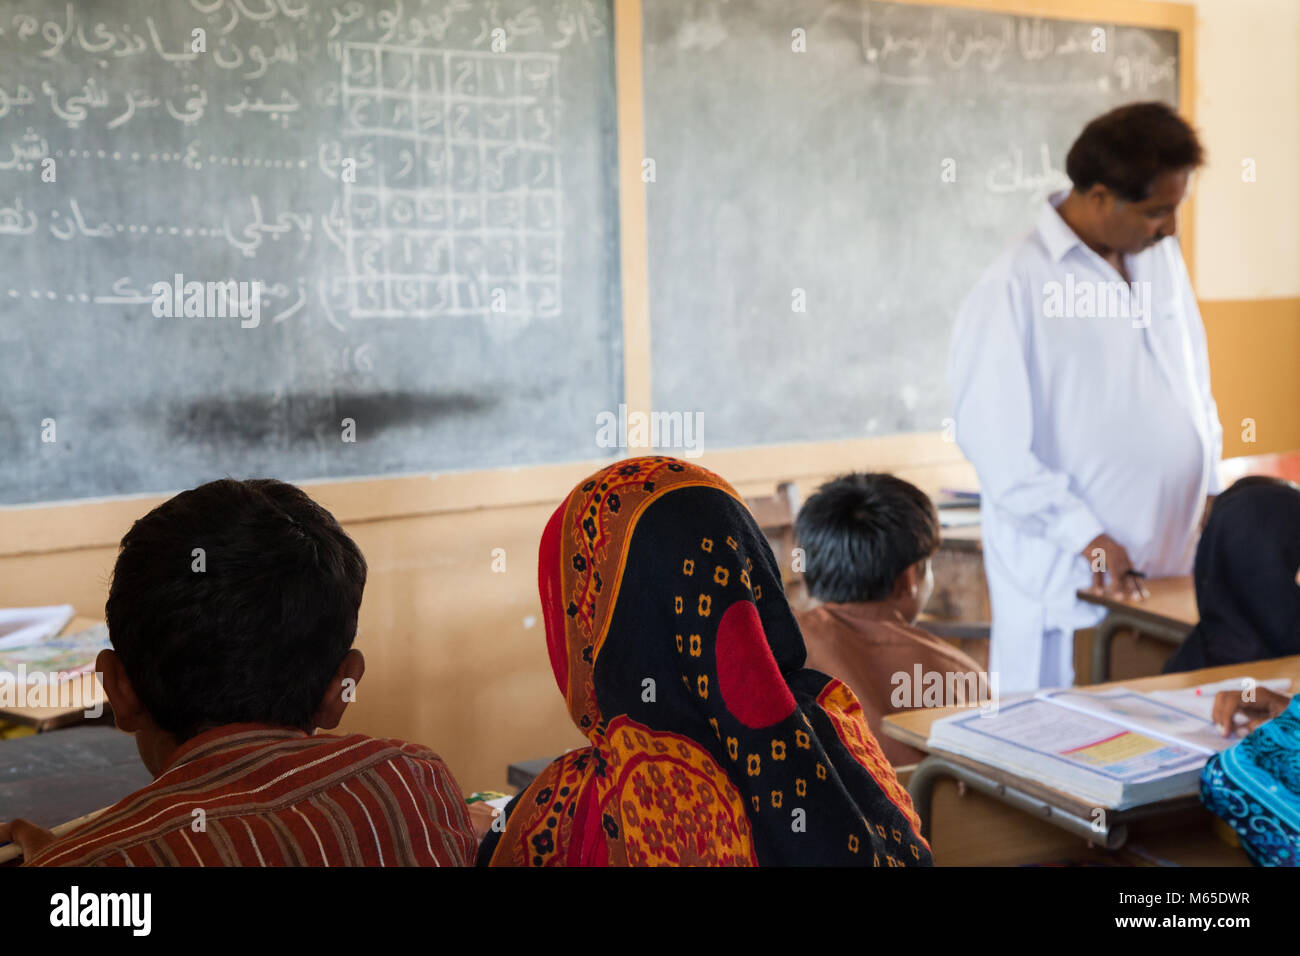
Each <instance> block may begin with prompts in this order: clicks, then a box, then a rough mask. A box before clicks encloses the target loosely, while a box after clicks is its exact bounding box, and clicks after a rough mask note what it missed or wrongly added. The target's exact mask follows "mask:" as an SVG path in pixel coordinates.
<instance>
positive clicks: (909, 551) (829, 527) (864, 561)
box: [795, 474, 939, 603]
mask: <svg viewBox="0 0 1300 956" xmlns="http://www.w3.org/2000/svg"><path fill="white" fill-rule="evenodd" d="M795 536H796V537H797V538H798V540H799V546H800V547H801V548H803V550H804V581H805V583H806V584H807V586H808V593H809V594H811V595H812V596H813V597H814V598H817V599H818V600H820V601H834V602H837V603H847V602H857V601H881V600H884V599H885V598H888V597H889V596H890V594H891V593H893V589H894V581H895V580H897V578H898V576H899V575H900V574H902V573H903V572H904V571H906V570H907V568H909V567H910V566H911V565H913V564H916V563H917V562H919V561H923V560H925V559H926V558H928V557H930V556H931V555H932V554H934V552H935V551H936V550H937V549H938V547H939V516H938V513H937V512H936V511H935V508H934V502H932V501H931V500H930V499H929V497H928V496H927V495H926V494H925V492H923V491H921V489H919V488H917V487H916V486H915V485H912V484H909V483H908V482H906V481H903V480H902V479H901V478H895V477H894V476H893V475H883V474H852V475H844V476H842V477H839V478H836V479H835V480H833V481H828V482H827V483H826V484H824V485H822V486H821V487H820V488H818V489H817V493H816V494H814V495H813V496H812V497H811V498H809V499H808V500H807V502H805V503H804V506H803V508H802V509H801V510H800V511H799V517H798V518H797V519H796V521H795Z"/></svg>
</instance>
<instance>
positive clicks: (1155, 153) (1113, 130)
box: [1065, 101, 1205, 202]
mask: <svg viewBox="0 0 1300 956" xmlns="http://www.w3.org/2000/svg"><path fill="white" fill-rule="evenodd" d="M1204 162H1205V151H1204V150H1203V149H1202V148H1201V142H1200V140H1199V139H1198V138H1197V136H1196V131H1195V130H1193V129H1192V128H1191V126H1189V125H1188V124H1187V122H1186V120H1184V119H1183V118H1182V117H1181V116H1179V115H1178V114H1177V113H1176V112H1174V110H1173V109H1172V108H1171V107H1170V106H1168V105H1166V104H1165V103H1161V102H1158V101H1156V102H1149V103H1129V104H1128V105H1126V106H1120V107H1118V108H1116V109H1113V110H1111V111H1110V112H1109V113H1105V114H1103V115H1101V116H1098V117H1097V118H1096V119H1094V120H1093V121H1092V122H1090V123H1089V124H1088V125H1087V126H1085V127H1084V128H1083V132H1082V133H1080V134H1079V138H1078V139H1076V140H1075V141H1074V145H1073V146H1071V147H1070V152H1069V153H1068V154H1067V155H1066V157H1065V172H1066V174H1067V175H1069V177H1070V182H1072V183H1073V184H1074V188H1075V191H1076V192H1081V193H1083V192H1087V191H1088V190H1089V189H1091V188H1092V187H1093V185H1095V184H1096V183H1101V184H1102V185H1103V186H1105V187H1106V188H1107V189H1109V190H1110V191H1111V192H1113V193H1115V194H1116V195H1117V196H1119V197H1120V198H1121V199H1124V200H1127V201H1128V202H1141V201H1142V200H1144V199H1146V198H1147V197H1148V196H1149V195H1151V189H1152V187H1153V186H1154V185H1155V181H1156V177H1158V176H1159V175H1160V174H1161V173H1165V172H1169V171H1171V170H1179V169H1189V168H1191V169H1195V168H1196V167H1198V166H1200V165H1202V164H1203V163H1204Z"/></svg>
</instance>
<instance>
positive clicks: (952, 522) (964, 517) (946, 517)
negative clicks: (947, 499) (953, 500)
mask: <svg viewBox="0 0 1300 956" xmlns="http://www.w3.org/2000/svg"><path fill="white" fill-rule="evenodd" d="M979 523H980V511H979V509H978V508H944V509H942V510H940V511H939V527H941V528H969V527H970V526H971V525H977V524H979Z"/></svg>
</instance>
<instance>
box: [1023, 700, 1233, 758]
mask: <svg viewBox="0 0 1300 956" xmlns="http://www.w3.org/2000/svg"><path fill="white" fill-rule="evenodd" d="M1038 696H1039V699H1040V700H1046V701H1050V702H1051V703H1053V704H1057V705H1059V706H1061V707H1068V708H1069V709H1071V710H1074V711H1079V712H1082V713H1086V714H1093V715H1095V716H1097V717H1101V718H1103V719H1105V720H1111V721H1114V722H1115V723H1117V724H1120V725H1122V726H1123V727H1125V728H1127V729H1129V730H1135V731H1138V732H1140V733H1143V734H1149V735H1151V736H1153V737H1158V738H1160V739H1162V740H1165V741H1168V742H1170V743H1175V744H1181V745H1183V746H1185V747H1190V748H1192V749H1193V750H1197V751H1200V752H1201V753H1203V754H1205V755H1206V756H1209V755H1210V754H1214V753H1218V752H1219V751H1220V750H1226V749H1227V748H1228V747H1231V746H1232V744H1233V743H1234V742H1235V741H1233V740H1232V738H1230V737H1225V736H1223V734H1221V733H1219V731H1218V730H1217V729H1216V728H1215V726H1214V724H1213V723H1211V722H1210V720H1209V719H1208V718H1203V717H1201V716H1200V715H1199V714H1196V713H1190V712H1188V711H1186V710H1182V709H1180V708H1178V707H1175V706H1173V705H1171V704H1168V703H1166V702H1164V701H1161V700H1154V699H1152V698H1151V697H1148V696H1147V695H1146V694H1141V693H1138V692H1137V691H1131V690H1125V689H1123V688H1117V689H1115V690H1110V691H1105V692H1103V693H1087V692H1080V691H1074V690H1053V691H1045V692H1043V693H1040V694H1039V695H1038Z"/></svg>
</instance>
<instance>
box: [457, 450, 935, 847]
mask: <svg viewBox="0 0 1300 956" xmlns="http://www.w3.org/2000/svg"><path fill="white" fill-rule="evenodd" d="M538 582H539V587H540V590H541V598H542V610H543V615H544V619H545V624H546V641H547V647H548V649H549V652H550V659H551V668H552V670H553V671H554V672H555V677H556V681H557V682H558V683H559V686H560V690H561V692H562V693H563V694H564V697H565V700H566V701H567V702H568V706H569V713H570V714H571V715H572V716H573V719H574V722H575V723H577V725H578V727H579V728H580V729H581V730H582V732H583V733H584V734H586V735H587V737H588V739H589V740H590V742H591V744H590V746H588V747H585V748H582V749H580V750H575V751H571V752H570V753H567V754H565V755H564V756H563V757H560V758H559V759H557V760H555V761H554V762H552V763H551V764H550V765H549V766H548V767H547V768H546V769H545V770H544V771H543V772H542V773H541V774H540V775H539V776H538V777H537V779H535V780H534V781H533V782H532V784H531V785H530V786H529V787H528V788H527V789H526V790H525V791H524V792H523V793H521V794H520V795H519V796H518V797H516V798H515V799H514V800H513V801H512V802H511V804H510V805H509V806H508V807H507V810H506V817H505V821H504V826H499V827H498V828H495V829H494V830H493V831H492V832H490V833H489V835H488V838H487V839H486V840H485V841H484V843H483V845H482V847H481V849H480V852H479V863H480V864H490V865H493V866H556V865H566V864H567V865H611V866H613V865H629V864H630V865H676V866H686V865H721V866H727V865H731V866H750V865H774V864H775V865H782V864H785V865H799V864H821V865H851V864H862V865H873V864H874V865H878V866H885V865H917V864H929V863H930V862H931V858H930V849H929V846H928V845H927V844H926V842H925V840H924V839H922V838H921V836H920V829H921V827H920V821H919V820H918V819H917V816H916V813H915V812H914V810H913V809H912V803H911V800H910V799H909V798H908V796H907V793H906V791H905V790H903V789H902V787H901V786H900V785H899V783H898V779H897V777H896V776H895V775H894V771H893V769H892V768H891V767H890V765H889V763H888V761H887V760H886V759H885V757H884V756H883V755H882V753H881V751H880V747H879V745H878V744H877V743H876V740H875V738H874V737H873V736H872V734H871V731H870V730H869V729H868V727H867V725H866V723H865V721H864V720H863V717H862V710H861V706H860V705H859V704H858V701H857V699H856V698H855V697H854V696H853V693H852V692H851V691H850V690H849V689H848V687H846V686H845V685H844V684H842V683H841V682H840V681H838V680H834V679H832V678H830V677H827V676H826V675H825V674H820V673H818V672H817V671H813V670H808V669H807V668H805V667H804V666H803V664H804V658H805V653H804V643H803V638H802V636H801V635H800V633H799V628H798V625H797V624H796V623H795V619H794V615H793V614H792V613H791V611H790V607H789V605H788V604H787V603H786V600H785V594H784V592H783V591H782V588H781V578H780V573H779V569H778V567H777V564H776V560H775V559H774V557H773V556H772V551H771V549H770V548H769V547H768V544H767V542H766V540H764V538H763V535H762V533H761V532H760V530H759V528H758V525H757V524H756V523H755V521H754V518H753V516H752V515H751V514H750V513H749V511H748V509H747V508H746V507H745V505H744V503H743V502H742V501H741V499H740V498H739V496H738V495H737V494H736V492H735V491H734V490H733V489H732V488H731V486H730V485H728V484H727V483H726V482H725V481H723V480H722V479H721V478H719V477H718V476H717V475H714V474H713V473H712V472H709V471H706V470H705V469H703V468H699V467H696V466H694V465H691V464H688V463H686V462H681V461H677V460H675V459H672V458H664V457H652V458H634V459H631V460H628V461H623V462H619V463H617V464H614V465H610V466H609V467H607V468H603V469H601V470H600V471H599V472H597V473H596V474H595V475H593V476H592V477H591V478H589V479H588V480H587V481H584V482H583V483H582V484H580V485H579V486H578V487H577V488H575V489H574V491H573V492H572V493H571V494H570V495H569V497H568V498H567V499H566V500H565V502H564V503H563V504H562V505H561V506H560V507H559V508H558V509H557V510H556V512H555V514H554V515H552V516H551V520H550V521H549V523H548V524H547V526H546V530H545V532H544V533H543V535H542V543H541V549H540V553H539V568H538Z"/></svg>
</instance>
